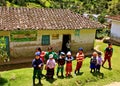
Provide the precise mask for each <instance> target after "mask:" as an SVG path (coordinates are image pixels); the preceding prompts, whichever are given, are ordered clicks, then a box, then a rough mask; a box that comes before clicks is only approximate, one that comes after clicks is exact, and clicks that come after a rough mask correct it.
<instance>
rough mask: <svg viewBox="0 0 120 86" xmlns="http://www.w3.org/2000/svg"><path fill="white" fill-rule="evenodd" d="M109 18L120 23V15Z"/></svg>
mask: <svg viewBox="0 0 120 86" xmlns="http://www.w3.org/2000/svg"><path fill="white" fill-rule="evenodd" d="M107 18H110V19H113V20H118V21H120V15H115V16H107Z"/></svg>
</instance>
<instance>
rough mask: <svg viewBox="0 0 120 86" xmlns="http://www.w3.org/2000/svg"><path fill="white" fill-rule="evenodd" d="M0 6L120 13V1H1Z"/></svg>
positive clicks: (81, 12) (92, 12)
mask: <svg viewBox="0 0 120 86" xmlns="http://www.w3.org/2000/svg"><path fill="white" fill-rule="evenodd" d="M0 6H8V7H9V6H13V7H20V6H24V7H44V8H66V9H70V10H73V11H75V12H78V13H80V14H83V13H90V14H110V15H112V14H119V13H120V0H0Z"/></svg>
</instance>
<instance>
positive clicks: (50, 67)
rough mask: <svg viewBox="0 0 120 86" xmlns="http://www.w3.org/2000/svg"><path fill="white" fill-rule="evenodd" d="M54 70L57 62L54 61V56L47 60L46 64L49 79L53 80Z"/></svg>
mask: <svg viewBox="0 0 120 86" xmlns="http://www.w3.org/2000/svg"><path fill="white" fill-rule="evenodd" d="M54 68H55V60H54V59H53V55H52V54H50V55H49V59H48V60H47V63H46V69H47V74H46V76H47V78H51V79H53V76H54Z"/></svg>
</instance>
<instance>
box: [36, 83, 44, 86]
mask: <svg viewBox="0 0 120 86" xmlns="http://www.w3.org/2000/svg"><path fill="white" fill-rule="evenodd" d="M35 86H43V84H39V83H38V84H35Z"/></svg>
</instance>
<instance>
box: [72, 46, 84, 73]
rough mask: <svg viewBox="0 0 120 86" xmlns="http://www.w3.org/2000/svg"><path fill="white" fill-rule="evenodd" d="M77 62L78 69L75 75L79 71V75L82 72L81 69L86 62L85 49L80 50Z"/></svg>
mask: <svg viewBox="0 0 120 86" xmlns="http://www.w3.org/2000/svg"><path fill="white" fill-rule="evenodd" d="M76 60H77V65H76V69H75V72H74V73H75V74H76V71H78V73H79V72H80V68H81V67H82V63H83V60H84V53H83V48H79V52H78V53H77V55H76Z"/></svg>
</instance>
